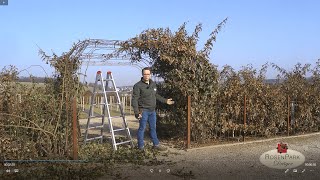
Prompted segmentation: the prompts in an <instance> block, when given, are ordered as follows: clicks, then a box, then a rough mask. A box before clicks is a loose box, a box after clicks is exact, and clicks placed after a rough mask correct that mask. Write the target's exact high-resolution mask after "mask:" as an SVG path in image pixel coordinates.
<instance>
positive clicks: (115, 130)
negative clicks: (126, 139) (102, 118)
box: [113, 128, 127, 132]
mask: <svg viewBox="0 0 320 180" xmlns="http://www.w3.org/2000/svg"><path fill="white" fill-rule="evenodd" d="M126 129H127V128H121V129H114V130H113V132H117V131H123V130H126Z"/></svg>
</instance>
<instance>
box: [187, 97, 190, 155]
mask: <svg viewBox="0 0 320 180" xmlns="http://www.w3.org/2000/svg"><path fill="white" fill-rule="evenodd" d="M190 128H191V96H188V133H187V148H188V149H189V148H190V136H191V130H190Z"/></svg>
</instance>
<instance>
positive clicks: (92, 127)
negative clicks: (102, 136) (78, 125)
mask: <svg viewBox="0 0 320 180" xmlns="http://www.w3.org/2000/svg"><path fill="white" fill-rule="evenodd" d="M96 128H103V125H99V126H91V127H89V128H88V129H96Z"/></svg>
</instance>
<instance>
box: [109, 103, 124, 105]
mask: <svg viewBox="0 0 320 180" xmlns="http://www.w3.org/2000/svg"><path fill="white" fill-rule="evenodd" d="M113 104H116V105H119V104H121V103H111V104H108V105H109V106H110V105H113Z"/></svg>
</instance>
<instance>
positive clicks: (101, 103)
mask: <svg viewBox="0 0 320 180" xmlns="http://www.w3.org/2000/svg"><path fill="white" fill-rule="evenodd" d="M105 104H106V103H98V104H97V103H95V104H92V106H96V105H105Z"/></svg>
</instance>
